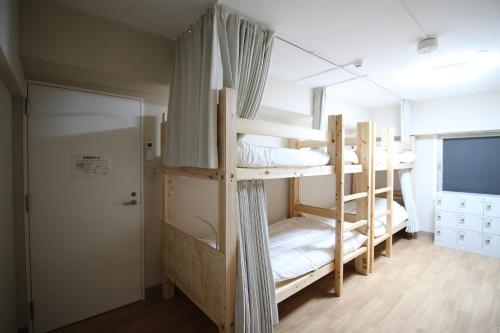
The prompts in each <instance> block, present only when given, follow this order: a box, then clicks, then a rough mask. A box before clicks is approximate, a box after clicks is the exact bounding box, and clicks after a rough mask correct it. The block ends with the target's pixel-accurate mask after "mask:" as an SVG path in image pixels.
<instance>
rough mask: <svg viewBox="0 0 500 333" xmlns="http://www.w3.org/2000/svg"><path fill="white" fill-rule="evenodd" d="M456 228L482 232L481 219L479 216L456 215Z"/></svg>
mask: <svg viewBox="0 0 500 333" xmlns="http://www.w3.org/2000/svg"><path fill="white" fill-rule="evenodd" d="M457 228H458V229H462V230H470V231H476V232H482V231H483V217H482V216H480V215H469V214H458V215H457Z"/></svg>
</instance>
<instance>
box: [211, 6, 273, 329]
mask: <svg viewBox="0 0 500 333" xmlns="http://www.w3.org/2000/svg"><path fill="white" fill-rule="evenodd" d="M216 11H217V29H218V36H219V45H220V56H221V61H222V72H223V84H224V86H225V87H229V88H234V89H236V92H237V96H238V97H237V105H236V111H237V115H238V117H241V118H247V119H254V118H255V116H256V115H257V112H258V110H259V107H260V103H261V101H262V94H263V92H264V87H265V84H266V80H267V75H268V72H269V64H270V61H271V52H272V47H273V36H274V33H273V32H272V31H271V30H269V29H267V28H265V27H264V26H262V25H259V24H257V23H255V22H252V21H250V20H248V19H246V18H244V17H241V16H240V15H237V14H236V13H234V12H231V11H230V10H229V9H227V8H226V7H224V6H221V5H217V6H216ZM238 217H239V218H238V234H239V236H238V270H237V289H236V318H235V328H236V332H244V333H260V332H262V333H270V332H273V325H274V324H277V323H278V308H277V304H276V296H275V290H274V280H273V276H272V269H271V259H270V256H269V235H268V231H267V230H268V223H267V202H266V194H265V191H264V183H263V182H262V181H240V182H238Z"/></svg>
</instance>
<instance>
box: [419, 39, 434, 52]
mask: <svg viewBox="0 0 500 333" xmlns="http://www.w3.org/2000/svg"><path fill="white" fill-rule="evenodd" d="M437 48H438V40H437V38H436V37H429V38H424V39H421V40H420V41H419V42H418V43H417V52H418V53H420V54H425V53H430V52H432V51H435V50H437Z"/></svg>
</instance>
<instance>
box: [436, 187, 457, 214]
mask: <svg viewBox="0 0 500 333" xmlns="http://www.w3.org/2000/svg"><path fill="white" fill-rule="evenodd" d="M442 193H444V192H442ZM442 193H438V195H437V196H436V211H446V212H457V209H458V208H457V207H458V196H456V195H446V194H442Z"/></svg>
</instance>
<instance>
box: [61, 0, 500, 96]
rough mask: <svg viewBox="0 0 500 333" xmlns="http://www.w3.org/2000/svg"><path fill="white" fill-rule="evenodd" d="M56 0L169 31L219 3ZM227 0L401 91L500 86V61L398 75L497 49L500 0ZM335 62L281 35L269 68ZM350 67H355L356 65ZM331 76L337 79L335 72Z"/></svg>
mask: <svg viewBox="0 0 500 333" xmlns="http://www.w3.org/2000/svg"><path fill="white" fill-rule="evenodd" d="M58 1H59V2H62V3H64V4H66V5H68V6H71V7H74V8H77V9H79V10H81V11H84V12H88V13H91V14H94V15H99V16H103V17H106V18H109V19H111V20H114V21H119V22H121V23H124V24H127V25H130V26H134V27H136V28H139V29H141V30H145V31H149V32H153V33H155V34H159V35H162V36H165V37H169V38H174V37H175V36H177V35H178V34H179V33H180V32H182V31H184V30H185V29H186V28H187V27H188V26H189V24H190V23H191V22H193V21H195V20H196V19H197V18H198V17H199V16H200V15H201V14H202V13H203V12H205V11H206V9H207V8H209V7H210V6H211V4H212V3H214V1H211V0H210V1H209V0H169V1H165V0H143V1H135V0H106V1H102V0H86V1H80V0H58ZM222 2H223V3H224V4H226V5H228V6H230V7H232V8H234V9H236V10H238V11H240V12H242V13H244V14H246V15H248V16H250V17H254V18H255V19H256V20H258V21H260V22H262V23H264V24H266V25H268V26H269V27H271V28H272V29H274V30H275V31H276V34H277V35H278V36H280V37H283V38H285V39H287V40H289V41H292V42H294V43H296V44H298V45H300V46H302V47H303V48H305V49H308V50H311V51H314V52H315V53H317V54H319V55H321V56H323V57H325V58H327V59H329V60H331V61H333V62H335V63H337V64H340V65H342V64H347V63H351V62H352V61H353V60H355V59H357V58H363V59H364V60H365V62H366V65H365V66H364V67H363V69H362V70H360V71H357V73H358V74H360V75H365V74H366V75H368V78H369V79H370V80H373V81H375V82H377V83H378V84H380V85H381V86H383V87H385V88H387V89H388V90H389V91H392V92H393V93H394V94H395V95H398V96H401V97H403V98H407V99H410V100H422V99H432V98H438V97H445V96H452V95H461V94H470V93H477V92H483V91H492V90H500V68H497V69H496V70H494V71H491V72H489V73H487V74H486V75H483V76H482V77H481V78H479V79H476V80H473V81H470V82H468V83H463V84H454V85H447V86H441V87H438V88H436V86H432V85H430V84H429V85H427V84H422V82H413V81H412V80H411V78H405V77H402V75H401V73H404V71H406V70H407V69H409V68H411V67H413V66H415V65H418V64H419V63H422V62H424V61H428V60H429V59H432V58H435V57H442V56H446V55H448V54H452V53H455V52H475V51H479V50H489V51H490V52H498V53H500V33H499V32H500V1H499V0H400V1H398V0H377V1H373V0H351V1H345V0H315V1H303V0H273V1H269V0H252V1H247V0H224V1H222ZM405 6H406V7H407V8H408V9H409V11H410V13H409V12H408V11H407V10H406V9H405ZM410 14H411V15H410ZM412 16H413V18H415V20H416V21H417V22H415V20H414V19H413V18H412ZM426 35H436V36H438V38H439V51H438V52H433V53H431V54H427V55H420V54H418V53H417V52H416V50H415V47H416V42H417V41H418V40H419V39H420V38H422V37H425V36H426ZM280 44H281V45H280ZM333 67H334V66H332V65H330V64H328V63H324V62H323V61H320V60H318V59H317V58H315V57H314V56H312V55H309V54H307V53H305V52H304V51H301V50H298V49H296V48H293V47H291V46H290V45H287V44H285V43H277V45H276V49H275V54H274V55H273V64H272V67H271V70H272V75H275V76H279V77H282V78H286V79H288V80H292V81H295V80H297V79H300V78H304V77H307V76H309V75H311V74H314V73H319V72H322V71H324V70H326V69H329V68H333ZM350 69H351V70H353V68H352V67H350ZM339 74H340V71H337V70H335V71H333V72H331V73H330V74H329V75H334V76H337V75H339ZM348 76H349V75H348ZM322 80H323V81H321V82H328V80H330V78H324V77H323V78H322ZM304 81H305V82H304ZM333 81H335V82H337V81H340V79H339V78H337V77H335V78H334V80H333ZM356 81H359V80H356ZM297 84H302V85H306V86H311V85H314V84H316V83H315V82H314V80H312V81H311V80H303V81H299V82H297ZM363 85H365V86H366V82H362V83H353V82H351V81H350V82H349V83H348V84H347V86H346V88H345V89H344V90H345V94H346V96H353V95H355V93H356V91H354V90H355V89H361V88H359V87H360V86H363ZM350 89H354V90H350ZM380 91H381V92H382V93H381V94H380V96H381V97H380V98H379V99H377V97H376V96H375V97H374V98H372V99H373V101H372V102H370V103H373V104H374V105H375V104H376V105H380V104H381V103H385V102H384V101H385V100H386V99H387V92H386V91H384V90H383V89H381V90H380ZM372 93H373V92H372ZM358 94H359V91H358ZM346 98H347V97H346ZM363 103H369V102H366V101H365V102H363Z"/></svg>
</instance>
